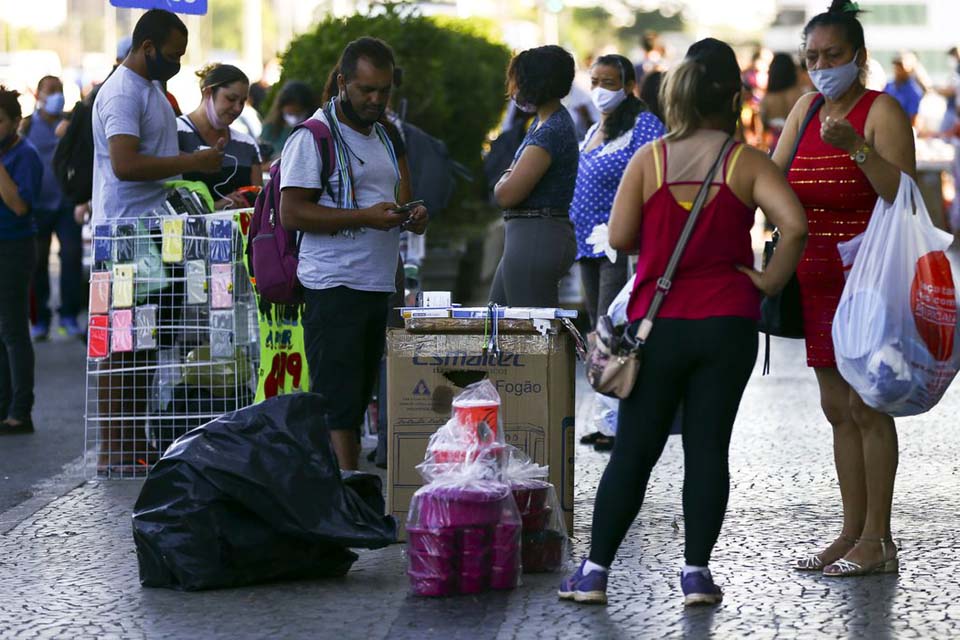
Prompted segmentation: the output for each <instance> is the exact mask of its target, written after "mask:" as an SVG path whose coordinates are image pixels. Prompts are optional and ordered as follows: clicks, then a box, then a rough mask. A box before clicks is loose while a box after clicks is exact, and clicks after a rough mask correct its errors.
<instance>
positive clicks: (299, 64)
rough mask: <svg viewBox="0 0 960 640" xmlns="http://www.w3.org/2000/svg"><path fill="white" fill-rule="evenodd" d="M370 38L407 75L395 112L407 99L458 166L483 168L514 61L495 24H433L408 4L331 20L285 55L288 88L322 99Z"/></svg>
mask: <svg viewBox="0 0 960 640" xmlns="http://www.w3.org/2000/svg"><path fill="white" fill-rule="evenodd" d="M362 36H374V37H377V38H380V39H382V40H384V41H385V42H387V43H388V44H389V45H390V46H391V47H392V48H393V50H394V53H395V54H396V58H397V65H398V66H399V67H401V68H403V70H404V76H403V84H402V86H401V87H400V88H398V89H397V90H396V91H395V93H394V96H393V104H394V106H396V105H399V104H400V101H401V100H404V99H406V101H407V106H408V110H407V120H408V121H409V122H411V123H412V124H415V125H417V126H419V127H421V128H422V129H424V130H425V131H427V132H428V133H430V134H432V135H434V136H437V137H438V138H440V139H442V140H443V141H444V142H446V143H447V146H448V148H449V149H450V154H451V155H452V156H453V157H454V158H455V159H457V160H459V161H460V162H462V163H464V164H466V165H468V166H470V167H472V168H478V167H479V164H480V150H481V147H482V145H483V143H484V140H485V138H486V135H487V133H488V132H489V131H490V130H491V129H492V128H493V127H494V126H495V125H496V123H497V121H498V119H499V117H500V114H501V113H502V111H503V108H504V104H505V99H504V75H505V72H506V68H507V64H508V63H509V61H510V51H509V50H508V49H507V48H506V47H505V46H504V45H503V44H501V43H500V42H498V41H497V40H496V38H495V36H494V28H493V25H492V24H490V23H489V22H485V21H482V20H475V19H472V20H469V21H468V20H460V19H454V18H445V17H425V16H422V15H420V14H419V13H418V12H416V11H415V10H414V9H412V8H410V7H408V6H406V5H401V4H384V5H377V6H374V7H373V8H372V9H371V11H370V13H368V14H367V15H353V16H350V17H348V18H333V17H327V18H325V19H323V20H322V21H320V22H319V23H318V24H317V25H316V27H315V28H314V29H313V30H311V31H309V32H307V33H305V34H303V35H301V36H299V37H297V38H296V39H295V40H294V41H293V42H292V43H291V44H290V47H289V48H288V49H287V51H286V53H284V54H283V56H282V62H283V72H282V76H281V82H280V86H282V85H283V83H284V82H285V81H287V80H294V79H296V80H302V81H304V82H306V83H308V84H309V85H310V86H311V87H313V89H314V90H315V91H316V92H317V95H320V94H321V93H322V91H323V88H324V85H325V84H326V81H327V78H328V76H329V74H330V71H331V70H332V69H333V67H334V66H335V65H336V63H337V60H338V59H339V57H340V52H341V51H342V50H343V48H344V47H345V46H346V45H347V43H349V42H350V41H352V40H355V39H357V38H360V37H362ZM275 91H276V89H275Z"/></svg>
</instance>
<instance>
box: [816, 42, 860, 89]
mask: <svg viewBox="0 0 960 640" xmlns="http://www.w3.org/2000/svg"><path fill="white" fill-rule="evenodd" d="M809 73H810V82H812V83H813V86H815V87H816V88H817V91H819V92H820V93H822V94H823V95H824V97H826V98H827V99H829V100H837V99H839V98H840V97H841V96H842V95H843V94H845V93H846V92H847V89H849V88H850V87H851V86H853V83H854V81H856V79H857V77H859V75H860V67H858V66H857V52H856V51H854V52H853V60H851V61H850V62H848V63H847V64H842V65H840V66H839V67H833V68H832V69H810V70H809Z"/></svg>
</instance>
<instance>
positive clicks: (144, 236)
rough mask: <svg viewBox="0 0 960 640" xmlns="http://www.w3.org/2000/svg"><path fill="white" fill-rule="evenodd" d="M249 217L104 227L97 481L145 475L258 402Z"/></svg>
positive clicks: (94, 334) (89, 387)
mask: <svg viewBox="0 0 960 640" xmlns="http://www.w3.org/2000/svg"><path fill="white" fill-rule="evenodd" d="M244 213H245V212H236V211H232V212H222V213H213V214H207V215H203V216H172V215H159V214H157V213H151V214H148V215H146V216H144V217H141V218H140V219H138V220H117V221H113V222H110V223H108V224H97V225H95V226H94V232H93V268H92V270H91V274H90V307H89V309H90V311H89V314H90V317H89V328H88V339H87V371H86V373H87V375H86V400H85V413H84V451H85V456H84V460H85V463H86V464H85V468H86V473H87V477H94V476H97V477H101V478H103V477H107V478H142V477H145V476H146V474H147V471H148V470H149V468H150V466H151V465H152V464H153V463H154V462H155V461H156V460H157V459H159V457H160V456H161V455H162V454H163V452H164V451H165V450H166V448H167V447H168V446H169V445H170V444H171V443H172V442H173V441H174V440H176V439H177V438H178V437H180V436H181V435H183V434H184V433H186V432H187V431H189V430H190V429H193V428H195V427H197V426H200V425H202V424H204V423H206V422H209V421H210V420H212V419H214V418H217V417H219V416H220V415H222V414H224V413H227V412H230V411H235V410H237V409H240V408H243V407H245V406H247V405H249V404H251V403H252V402H253V400H254V394H255V391H256V371H257V366H258V364H259V363H258V360H259V356H260V354H259V336H258V331H259V327H258V320H257V305H256V299H255V295H254V290H253V287H252V285H251V284H250V279H249V277H248V275H247V269H246V266H245V264H244V260H243V257H242V254H243V252H242V249H241V248H242V246H243V245H242V242H241V240H242V239H241V237H240V224H239V220H240V216H241V215H243V214H244Z"/></svg>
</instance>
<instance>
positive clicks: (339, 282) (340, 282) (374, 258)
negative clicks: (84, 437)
mask: <svg viewBox="0 0 960 640" xmlns="http://www.w3.org/2000/svg"><path fill="white" fill-rule="evenodd" d="M337 68H338V69H339V75H338V76H337V85H338V88H339V95H338V96H337V97H336V98H334V99H332V100H331V102H330V103H329V104H328V105H326V106H325V107H324V108H321V109H320V110H318V111H317V112H316V113H315V114H314V115H313V117H314V118H316V119H318V120H321V121H323V122H324V123H326V124H327V125H328V126H329V127H330V129H331V131H332V132H333V134H334V140H335V147H336V149H337V157H338V158H339V159H338V161H337V163H338V166H336V167H333V168H332V171H331V172H330V174H331V175H330V181H329V189H321V187H322V185H321V179H320V175H321V167H322V164H323V161H324V159H322V158H321V157H320V153H319V151H318V150H317V146H316V143H315V142H314V139H313V136H312V134H311V133H310V132H309V131H307V130H305V129H299V130H297V131H295V132H294V133H293V134H292V135H291V136H290V138H289V139H288V140H287V142H286V144H285V145H284V148H283V153H282V154H281V162H282V163H283V169H282V171H281V172H280V176H281V179H280V188H281V197H280V217H281V220H282V221H283V226H284V227H285V228H286V229H289V230H298V231H302V232H303V240H302V242H301V244H300V265H299V268H298V270H297V275H298V277H299V278H300V282H301V283H302V284H303V287H304V292H305V293H304V296H305V300H306V310H305V312H304V315H303V328H304V341H305V347H306V355H307V363H308V364H309V367H310V390H311V391H313V392H315V393H319V394H321V395H322V396H323V397H324V399H325V408H324V414H323V416H322V419H323V420H324V422H325V423H326V426H327V427H328V428H329V429H330V438H331V441H332V443H333V448H334V451H335V452H336V454H337V459H338V461H339V463H340V468H341V469H356V468H357V464H358V458H359V454H360V427H361V424H362V422H363V414H364V411H365V410H366V407H367V403H368V402H369V401H370V396H371V394H372V392H373V386H374V383H375V381H376V379H377V375H378V372H379V366H380V359H381V357H382V356H383V348H384V341H385V337H386V323H387V312H388V299H389V297H390V294H391V293H393V292H394V290H395V285H394V282H395V276H396V272H397V260H398V256H399V250H400V231H401V229H406V230H408V231H412V232H414V233H417V234H422V233H423V232H424V231H425V230H426V226H427V219H428V215H427V209H426V207H424V206H422V205H418V206H413V207H411V208H410V209H409V210H406V211H404V210H402V208H401V205H399V204H397V203H398V202H400V203H406V202H409V201H410V192H411V191H410V176H409V171H408V170H407V167H406V162H405V161H404V160H403V159H402V158H401V159H399V160H398V158H397V155H398V154H397V149H396V148H395V147H394V143H393V142H392V141H391V138H390V136H389V135H388V133H387V130H386V128H385V127H384V126H383V125H382V124H381V122H382V120H383V116H384V113H385V111H386V108H387V104H388V102H389V101H390V92H391V90H392V89H393V78H394V74H393V70H394V56H393V51H392V50H391V49H390V47H389V46H388V45H387V44H386V43H384V42H382V41H381V40H377V39H376V38H360V39H359V40H355V41H353V42H351V43H350V44H348V45H347V47H346V48H345V49H344V50H343V53H342V55H341V57H340V62H339V64H338V65H337Z"/></svg>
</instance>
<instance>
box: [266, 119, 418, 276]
mask: <svg viewBox="0 0 960 640" xmlns="http://www.w3.org/2000/svg"><path fill="white" fill-rule="evenodd" d="M313 117H314V118H316V119H318V120H322V121H323V122H326V114H324V113H323V110H322V109H320V110H318V111H317V112H316V113H315V114H314V115H313ZM340 132H341V133H342V135H343V139H344V142H346V144H347V146H348V147H349V151H347V152H346V155H347V156H348V157H349V159H350V166H351V169H352V171H353V185H354V191H355V196H356V199H357V204H358V205H359V207H360V208H361V209H363V208H366V207H370V206H373V205H375V204H377V203H378V202H395V201H396V195H395V193H396V187H397V185H398V184H399V180H400V176H399V174H398V172H397V168H396V167H395V165H394V163H393V160H392V158H391V155H390V152H389V151H388V150H387V148H386V146H384V143H383V142H382V141H381V140H380V137H379V136H378V135H377V133H376V131H373V130H371V132H370V135H366V136H365V135H363V134H362V133H359V132H357V131H354V130H353V129H351V128H350V127H348V126H347V125H346V124H343V123H340ZM280 158H281V163H282V164H281V170H280V189H281V190H282V189H286V188H287V187H299V188H303V189H320V188H321V184H320V168H321V166H322V160H321V158H320V154H319V152H318V151H317V145H316V143H315V142H314V139H313V136H312V135H311V133H310V132H309V131H307V130H306V129H300V130H298V131H296V132H294V133H293V135H291V136H290V137H289V138H288V139H287V142H286V144H285V145H284V146H283V153H282V154H281V156H280ZM330 186H331V188H332V190H333V193H334V195H337V194H338V193H339V188H340V172H339V171H338V170H336V169H335V170H334V171H332V172H331V175H330ZM318 202H319V204H320V205H322V206H325V207H331V208H337V207H338V206H339V205H338V204H337V202H336V201H335V200H334V199H333V198H331V197H330V194H329V193H327V192H326V191H325V192H324V193H323V195H322V196H321V197H320V200H319V201H318ZM399 254H400V231H399V229H397V228H394V229H391V230H390V231H380V230H378V229H368V228H362V229H356V230H352V231H351V232H349V233H344V232H341V233H337V234H335V235H329V234H318V233H305V234H304V235H303V241H302V242H301V244H300V265H299V267H298V269H297V276H298V277H299V278H300V282H301V284H303V286H304V287H306V288H308V289H332V288H333V287H348V288H350V289H357V290H359V291H384V292H389V293H393V292H394V290H395V286H394V281H395V276H396V271H397V256H399Z"/></svg>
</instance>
